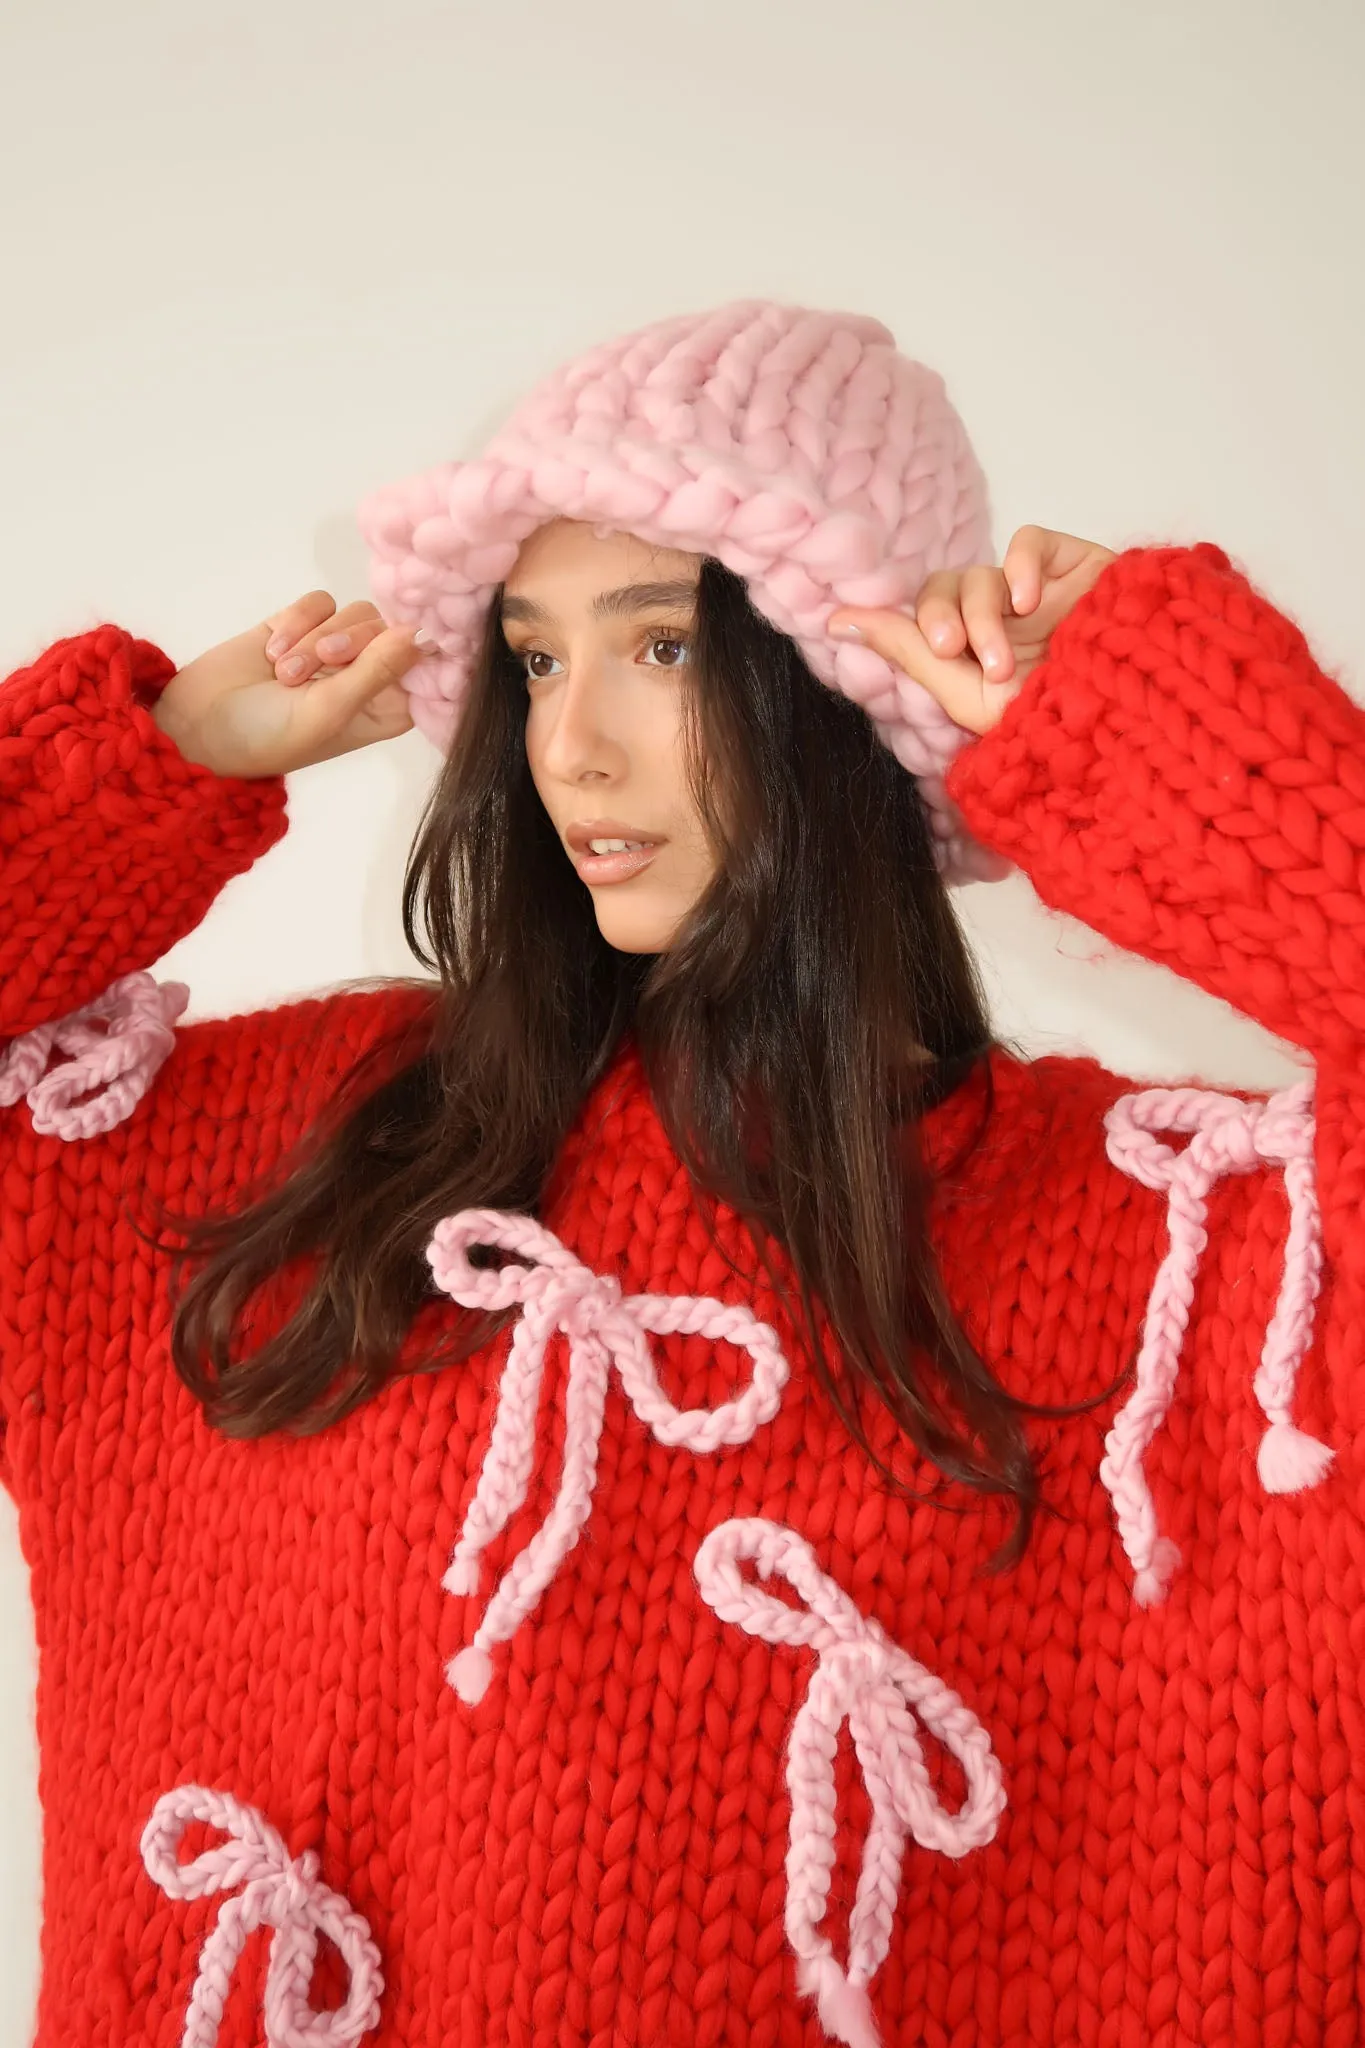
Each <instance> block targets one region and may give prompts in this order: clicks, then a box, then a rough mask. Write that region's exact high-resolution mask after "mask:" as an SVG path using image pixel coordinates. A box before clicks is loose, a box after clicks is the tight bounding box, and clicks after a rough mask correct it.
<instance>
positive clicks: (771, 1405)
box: [427, 1209, 789, 1706]
mask: <svg viewBox="0 0 1365 2048" xmlns="http://www.w3.org/2000/svg"><path fill="white" fill-rule="evenodd" d="M474 1244H479V1245H489V1246H493V1247H497V1248H500V1249H502V1250H505V1251H509V1252H514V1253H515V1254H517V1256H518V1257H519V1258H523V1259H534V1260H536V1261H537V1263H536V1264H535V1265H531V1266H527V1265H507V1266H503V1267H502V1268H501V1269H500V1270H498V1271H491V1270H485V1271H478V1270H476V1269H475V1268H474V1267H473V1266H471V1265H470V1263H469V1258H468V1249H469V1247H470V1246H471V1245H474ZM427 1259H428V1262H429V1263H430V1266H431V1270H432V1272H433V1274H434V1275H435V1278H436V1284H437V1286H438V1287H440V1288H442V1289H443V1290H444V1291H445V1292H446V1293H447V1294H449V1295H451V1296H452V1297H453V1298H454V1300H456V1301H458V1302H461V1303H463V1305H464V1306H465V1307H466V1308H490V1309H499V1308H509V1307H510V1306H511V1305H512V1304H513V1303H514V1302H520V1303H521V1304H522V1316H521V1320H520V1322H519V1323H518V1324H517V1327H516V1332H515V1334H514V1336H513V1339H512V1345H511V1349H510V1351H509V1353H508V1358H507V1363H506V1366H505V1367H504V1369H503V1376H502V1385H501V1388H500V1390H499V1395H498V1412H497V1415H496V1417H495V1419H494V1423H493V1431H492V1436H491V1438H490V1440H489V1445H488V1454H487V1456H486V1458H485V1459H484V1463H483V1470H482V1471H481V1472H480V1474H479V1483H478V1488H477V1490H476V1492H475V1495H474V1499H473V1501H472V1502H471V1504H470V1508H469V1512H468V1514H467V1515H466V1517H465V1524H464V1528H463V1530H462V1531H461V1534H460V1537H459V1540H458V1542H457V1543H456V1545H455V1548H454V1551H453V1553H452V1555H451V1560H450V1564H449V1566H448V1568H447V1570H446V1573H445V1577H444V1578H443V1579H442V1581H441V1583H442V1585H443V1586H444V1587H445V1588H446V1590H447V1591H448V1592H451V1593H458V1594H469V1593H473V1592H475V1591H476V1590H477V1588H478V1560H479V1557H480V1555H481V1554H482V1552H483V1550H484V1548H485V1547H486V1545H487V1544H489V1543H490V1542H491V1541H492V1540H493V1538H494V1537H495V1536H497V1535H498V1534H499V1533H500V1532H501V1531H502V1530H503V1529H504V1528H506V1526H507V1523H508V1522H509V1521H510V1520H511V1518H512V1516H513V1515H514V1514H515V1513H516V1511H517V1509H518V1508H519V1507H520V1506H521V1504H522V1502H523V1501H524V1500H525V1498H526V1490H527V1486H528V1484H529V1482H530V1477H531V1466H532V1462H533V1459H534V1456H535V1443H536V1415H537V1409H538V1406H539V1399H540V1382H541V1377H542V1374H543V1371H544V1366H545V1347H546V1344H547V1343H548V1341H549V1338H550V1336H551V1334H552V1333H553V1332H554V1331H555V1330H557V1329H558V1330H563V1331H564V1332H565V1334H566V1335H567V1337H568V1339H569V1369H568V1374H567V1378H566V1383H565V1393H564V1410H565V1430H564V1456H563V1469H562V1472H561V1475H560V1481H559V1491H558V1493H557V1495H556V1498H555V1502H554V1505H553V1507H552V1508H551V1509H550V1512H549V1514H548V1515H547V1516H546V1518H545V1521H544V1522H543V1524H542V1525H541V1527H540V1528H539V1529H538V1530H537V1531H536V1533H535V1535H534V1536H533V1537H532V1539H531V1541H530V1542H529V1543H528V1544H527V1546H526V1548H525V1550H523V1551H522V1553H521V1554H520V1556H519V1557H517V1558H516V1559H515V1560H514V1561H513V1563H512V1564H511V1565H510V1566H509V1567H508V1569H507V1571H506V1573H505V1574H504V1576H503V1578H502V1581H501V1583H500V1584H499V1586H498V1588H497V1590H496V1592H495V1593H494V1595H493V1597H492V1599H491V1600H490V1601H489V1603H488V1607H487V1609H486V1611H485V1613H484V1617H483V1620H482V1622H481V1623H480V1625H479V1628H478V1631H477V1633H476V1635H475V1637H474V1640H473V1642H472V1643H471V1644H470V1645H469V1647H468V1648H467V1649H465V1650H461V1651H460V1653H459V1655H458V1656H456V1657H453V1658H452V1659H451V1660H450V1663H449V1664H448V1665H447V1667H446V1676H447V1677H448V1679H449V1680H450V1683H451V1685H453V1686H454V1688H455V1690H456V1692H457V1693H458V1694H459V1695H460V1698H461V1699H462V1700H464V1701H465V1702H466V1703H467V1704H468V1705H470V1706H473V1705H475V1704H476V1703H477V1702H478V1701H479V1700H481V1699H482V1698H483V1696H484V1693H485V1692H486V1691H487V1689H488V1685H489V1681H490V1679H491V1677H492V1674H493V1666H492V1660H491V1658H490V1657H489V1654H488V1653H489V1650H490V1648H491V1647H492V1645H493V1644H494V1643H501V1642H506V1641H507V1640H508V1638H509V1637H510V1636H512V1635H514V1634H515V1632H516V1630H517V1629H518V1628H519V1627H520V1625H521V1623H522V1621H523V1620H524V1619H525V1617H526V1615H527V1614H528V1613H529V1612H530V1610H531V1608H532V1607H533V1606H534V1605H535V1603H536V1601H537V1600H538V1599H539V1598H540V1595H541V1594H542V1592H543V1591H544V1590H545V1588H546V1586H548V1584H549V1583H550V1581H551V1579H552V1578H553V1577H554V1575H555V1573H556V1572H557V1571H558V1569H559V1567H560V1565H561V1564H562V1562H563V1560H564V1558H565V1557H566V1556H567V1555H568V1553H569V1552H570V1551H571V1550H572V1549H573V1546H574V1544H575V1543H576V1542H577V1541H578V1537H579V1534H580V1532H581V1530H582V1527H583V1524H584V1523H585V1522H586V1520H587V1518H588V1512H589V1510H590V1508H591V1506H592V1491H593V1485H594V1483H595V1481H596V1477H597V1452H598V1446H599V1444H600V1442H601V1438H602V1423H603V1417H604V1414H605V1410H606V1396H607V1379H608V1375H609V1372H610V1369H611V1367H612V1366H613V1365H615V1367H616V1370H617V1372H618V1373H619V1374H620V1377H621V1384H622V1386H623V1387H624V1389H625V1392H626V1396H627V1399H628V1400H629V1401H630V1404H631V1406H632V1408H633V1409H634V1410H635V1413H636V1414H637V1415H638V1416H639V1418H640V1420H641V1422H643V1423H644V1425H645V1427H646V1428H647V1429H650V1430H652V1431H653V1433H654V1435H655V1437H656V1438H657V1439H658V1441H659V1442H660V1443H662V1444H676V1445H682V1446H684V1447H685V1448H686V1449H688V1450H691V1451H714V1450H718V1449H720V1448H721V1447H722V1446H723V1445H726V1444H742V1443H747V1442H748V1441H749V1439H750V1438H751V1437H752V1436H753V1434H754V1431H755V1430H756V1429H757V1428H758V1427H759V1425H760V1424H761V1423H764V1422H770V1421H771V1420H772V1418H773V1416H774V1415H776V1413H777V1410H778V1407H779V1405H780V1402H781V1398H782V1388H783V1387H784V1386H785V1385H786V1382H787V1376H788V1371H789V1368H788V1365H787V1361H786V1359H785V1358H784V1357H783V1355H782V1349H781V1346H780V1345H779V1343H778V1341H777V1335H776V1333H775V1332H774V1331H773V1330H771V1329H770V1328H769V1326H768V1325H767V1324H766V1323H761V1322H759V1320H758V1318H757V1317H756V1316H754V1315H752V1314H751V1313H750V1311H749V1310H748V1309H746V1308H740V1307H727V1306H726V1304H725V1303H724V1302H721V1301H716V1300H714V1299H713V1298H712V1297H710V1296H708V1295H693V1294H632V1295H626V1296H623V1295H622V1292H621V1283H620V1281H619V1280H617V1279H615V1278H614V1277H613V1276H611V1275H610V1274H598V1273H594V1272H593V1271H592V1269H591V1267H589V1266H584V1265H582V1264H580V1262H579V1261H578V1260H577V1259H576V1258H575V1257H574V1255H573V1253H572V1252H570V1251H569V1250H567V1249H566V1247H565V1246H564V1245H563V1244H561V1243H560V1241H559V1239H558V1238H557V1237H556V1236H555V1235H554V1233H553V1232H552V1231H549V1230H546V1229H545V1228H544V1226H543V1225H542V1224H540V1223H538V1222H537V1221H536V1220H535V1218H534V1217H532V1216H516V1215H508V1214H506V1213H504V1212H503V1211H502V1210H499V1209H464V1210H461V1212H460V1213H459V1215H458V1216H447V1217H446V1218H445V1219H444V1220H443V1221H442V1222H440V1223H439V1224H438V1225H437V1226H436V1234H435V1236H434V1237H433V1239H432V1241H431V1243H430V1244H429V1245H428V1247H427ZM648 1330H653V1331H654V1332H656V1333H657V1334H659V1335H670V1334H673V1333H675V1332H678V1331H681V1332H683V1333H685V1334H687V1335H689V1336H691V1335H700V1336H704V1337H708V1338H710V1339H711V1340H712V1341H713V1342H714V1341H716V1340H718V1339H720V1338H725V1339H727V1340H728V1341H729V1342H730V1343H732V1344H738V1345H742V1346H743V1348H744V1349H745V1350H746V1351H748V1352H749V1354H750V1355H751V1357H752V1358H753V1361H754V1375H753V1380H752V1383H751V1384H750V1386H749V1387H748V1388H746V1390H745V1391H744V1393H742V1394H740V1395H739V1396H737V1397H736V1399H734V1400H732V1401H724V1402H722V1403H721V1405H720V1407H718V1408H714V1409H713V1408H688V1409H678V1408H675V1407H674V1406H673V1403H672V1402H671V1401H670V1400H669V1399H668V1397H667V1395H666V1394H665V1393H664V1392H663V1389H662V1388H661V1387H660V1385H659V1381H658V1377H657V1375H656V1373H655V1371H654V1364H653V1360H652V1359H651V1357H650V1353H649V1346H648V1344H647V1343H646V1341H645V1332H646V1331H648Z"/></svg>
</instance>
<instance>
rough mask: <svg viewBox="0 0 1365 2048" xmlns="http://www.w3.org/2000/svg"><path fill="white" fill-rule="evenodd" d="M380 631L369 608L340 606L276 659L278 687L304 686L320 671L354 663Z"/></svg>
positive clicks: (381, 624)
mask: <svg viewBox="0 0 1365 2048" xmlns="http://www.w3.org/2000/svg"><path fill="white" fill-rule="evenodd" d="M383 631H384V621H383V619H381V618H380V616H379V613H378V612H377V611H376V610H375V608H374V606H373V605H372V604H367V603H363V602H362V603H358V604H348V605H343V607H342V609H341V610H340V611H339V612H334V613H333V614H332V616H331V618H329V619H324V620H323V621H322V623H321V624H320V625H318V626H314V627H313V628H312V630H311V631H310V632H307V633H304V634H303V635H301V637H300V638H299V639H298V640H296V641H295V642H294V645H293V646H292V647H291V648H290V649H289V651H288V653H287V654H285V655H283V656H281V657H280V658H279V659H277V661H276V663H275V673H276V675H277V676H278V677H279V679H280V681H281V682H282V683H302V682H306V681H307V680H308V678H309V676H311V675H313V674H315V672H316V671H317V670H318V669H320V668H339V667H341V666H342V664H343V663H345V662H348V661H352V660H354V658H355V656H356V655H357V654H359V652H360V651H361V649H362V648H363V647H367V646H368V645H369V643H370V641H371V640H373V639H375V638H376V637H377V636H378V635H379V634H380V633H382V632H383Z"/></svg>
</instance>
